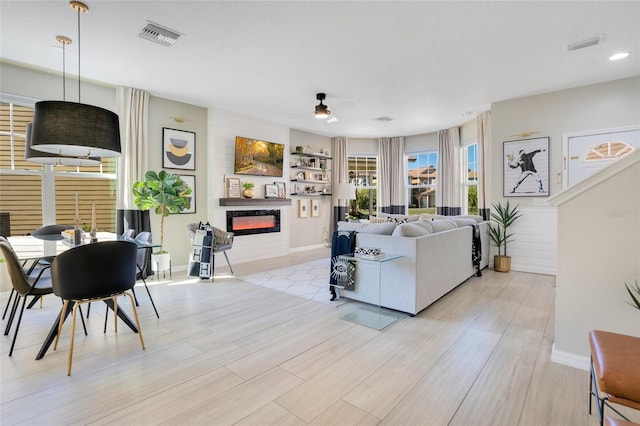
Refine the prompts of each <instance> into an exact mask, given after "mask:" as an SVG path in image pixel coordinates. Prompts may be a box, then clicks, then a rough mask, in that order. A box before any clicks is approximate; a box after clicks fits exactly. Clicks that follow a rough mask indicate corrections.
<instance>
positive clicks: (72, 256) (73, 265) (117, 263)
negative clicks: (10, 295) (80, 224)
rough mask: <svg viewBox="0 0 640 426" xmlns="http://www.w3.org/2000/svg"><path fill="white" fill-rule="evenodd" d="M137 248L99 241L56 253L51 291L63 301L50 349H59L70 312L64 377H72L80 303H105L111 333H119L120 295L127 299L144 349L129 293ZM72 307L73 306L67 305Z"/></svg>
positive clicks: (52, 267)
mask: <svg viewBox="0 0 640 426" xmlns="http://www.w3.org/2000/svg"><path fill="white" fill-rule="evenodd" d="M137 252H138V247H137V246H136V244H135V243H132V242H130V241H102V242H97V243H94V244H85V245H82V246H78V247H74V248H72V249H69V250H67V251H65V252H64V253H61V254H59V255H58V256H57V257H56V258H55V259H54V261H53V263H52V265H51V278H52V284H53V292H54V293H55V294H56V296H59V297H60V298H62V300H63V301H64V304H63V307H62V312H61V315H60V323H59V325H58V333H57V335H56V340H55V343H54V346H53V349H54V350H55V349H56V348H57V346H58V341H59V339H60V334H61V332H62V325H63V323H64V320H65V317H66V312H68V311H69V310H72V320H71V339H70V342H69V359H68V363H67V376H70V375H71V364H72V361H73V341H74V335H75V325H76V311H77V309H78V307H79V306H80V305H81V304H84V303H91V302H97V301H104V302H105V303H107V305H109V306H112V309H113V310H114V313H115V314H116V315H114V330H115V332H116V333H117V332H118V303H117V298H118V297H119V296H127V297H128V298H129V300H130V301H131V309H132V310H133V315H134V318H135V322H136V326H137V328H138V335H139V338H140V344H141V346H142V349H143V350H144V340H143V338H142V329H141V328H140V321H139V319H138V311H137V310H136V304H135V302H134V299H133V295H132V294H131V292H129V290H131V289H132V288H133V286H134V285H135V284H136V271H137V266H136V254H137ZM70 304H72V305H70Z"/></svg>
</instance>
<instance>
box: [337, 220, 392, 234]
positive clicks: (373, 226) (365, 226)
mask: <svg viewBox="0 0 640 426" xmlns="http://www.w3.org/2000/svg"><path fill="white" fill-rule="evenodd" d="M395 228H396V224H395V222H385V223H354V222H342V221H341V222H338V231H357V232H362V233H363V234H378V235H391V234H392V233H393V230H394V229H395Z"/></svg>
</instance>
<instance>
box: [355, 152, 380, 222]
mask: <svg viewBox="0 0 640 426" xmlns="http://www.w3.org/2000/svg"><path fill="white" fill-rule="evenodd" d="M347 169H348V171H349V181H350V182H352V183H353V184H354V185H355V186H356V199H355V201H352V202H351V206H350V213H351V214H355V216H358V217H359V218H369V217H370V216H375V215H376V209H377V200H376V194H377V191H376V186H377V179H378V157H376V156H367V155H352V156H349V158H348V166H347Z"/></svg>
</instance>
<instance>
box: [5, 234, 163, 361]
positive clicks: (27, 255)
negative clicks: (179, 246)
mask: <svg viewBox="0 0 640 426" xmlns="http://www.w3.org/2000/svg"><path fill="white" fill-rule="evenodd" d="M96 237H97V239H98V241H110V240H117V239H121V238H119V237H118V235H117V234H114V233H112V232H98V233H97V234H96ZM7 240H8V241H9V243H10V244H11V246H12V248H13V250H14V251H15V253H16V255H17V257H18V260H19V261H20V262H23V263H28V262H32V263H31V265H30V267H29V268H28V271H30V270H32V269H33V268H34V267H35V265H36V264H37V263H38V260H39V259H42V258H55V256H57V255H58V254H60V253H62V252H64V251H66V250H69V249H70V248H72V247H74V245H73V244H72V243H70V242H68V241H66V240H65V239H61V240H53V241H52V240H43V239H39V238H36V237H34V236H32V235H23V236H13V237H8V238H7ZM126 240H128V241H131V242H132V243H135V244H136V245H137V246H138V249H149V248H154V247H158V246H159V245H158V244H153V243H149V244H144V243H140V242H136V241H135V240H132V239H126ZM85 241H86V243H88V242H89V240H88V239H83V243H82V244H84V243H85ZM138 268H139V266H138ZM103 302H104V303H105V304H106V305H107V306H108V307H109V308H110V309H111V310H114V307H115V306H114V303H113V300H111V299H108V300H103ZM154 308H155V306H154ZM72 310H73V304H71V303H69V304H67V309H66V310H65V311H64V312H63V309H60V312H59V313H58V316H57V317H56V319H55V321H54V322H53V324H52V325H51V328H50V329H49V333H48V334H47V336H46V338H45V340H44V342H43V343H42V345H41V346H40V350H39V351H38V354H37V355H36V360H40V359H42V358H43V357H44V356H45V354H46V353H47V350H48V349H49V347H50V346H51V344H52V343H53V342H54V340H55V338H56V336H57V334H58V325H59V323H60V317H61V316H62V315H64V320H63V322H64V321H66V319H67V317H68V316H69V314H70V313H71V312H72ZM114 311H115V312H117V315H118V317H119V318H120V319H121V320H122V321H123V322H124V323H125V324H126V325H127V326H128V327H129V328H130V329H131V330H132V331H133V332H134V333H137V332H138V328H137V327H136V325H135V323H134V322H133V321H132V320H131V318H129V316H128V315H127V314H126V313H125V311H124V310H123V309H120V307H119V305H118V309H117V310H114Z"/></svg>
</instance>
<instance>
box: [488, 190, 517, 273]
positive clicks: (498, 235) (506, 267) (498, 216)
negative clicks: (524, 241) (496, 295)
mask: <svg viewBox="0 0 640 426" xmlns="http://www.w3.org/2000/svg"><path fill="white" fill-rule="evenodd" d="M521 216H522V214H521V213H520V212H519V211H518V205H517V204H516V205H515V206H513V207H511V205H510V204H509V201H507V204H506V205H504V206H503V205H502V204H500V203H498V204H497V205H496V204H492V210H491V220H492V221H493V222H495V224H494V223H489V231H488V233H489V238H491V242H493V244H494V245H495V246H496V247H497V248H498V254H497V255H495V256H493V268H494V269H495V270H496V271H498V272H509V271H510V270H511V256H509V255H508V254H507V243H508V242H511V241H513V240H512V238H513V234H512V233H509V227H510V226H511V225H513V223H514V222H515V221H516V220H517V219H518V218H519V217H521Z"/></svg>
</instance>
